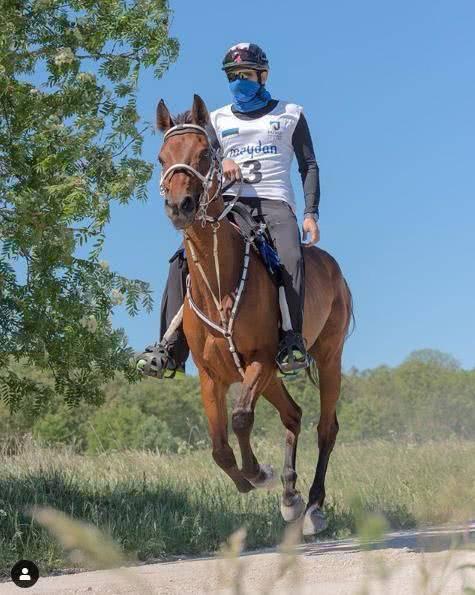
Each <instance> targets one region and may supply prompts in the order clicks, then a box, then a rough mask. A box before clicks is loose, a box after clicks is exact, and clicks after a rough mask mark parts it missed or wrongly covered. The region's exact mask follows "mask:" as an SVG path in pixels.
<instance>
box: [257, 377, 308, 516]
mask: <svg viewBox="0 0 475 595" xmlns="http://www.w3.org/2000/svg"><path fill="white" fill-rule="evenodd" d="M263 395H264V397H265V398H266V399H267V400H268V401H269V402H270V403H272V405H274V407H275V408H276V409H277V411H278V412H279V415H280V419H281V420H282V423H283V424H284V426H285V428H286V430H287V432H286V435H285V456H284V469H283V472H282V484H283V486H284V492H283V496H282V502H281V505H280V511H281V513H282V517H283V518H284V520H285V521H287V522H290V521H295V520H296V519H298V518H299V517H300V516H302V514H303V512H304V510H305V502H304V500H303V498H302V496H301V494H300V492H299V491H298V490H296V489H295V484H296V482H297V472H296V469H295V462H296V457H297V441H298V436H299V433H300V421H301V419H302V410H301V409H300V407H299V406H298V405H297V403H296V402H295V401H294V400H293V399H292V397H291V396H290V394H289V393H288V391H287V389H286V387H285V385H284V383H283V382H282V380H280V378H275V379H274V380H273V381H272V382H271V383H270V384H269V386H268V387H267V388H266V389H265V391H264V393H263Z"/></svg>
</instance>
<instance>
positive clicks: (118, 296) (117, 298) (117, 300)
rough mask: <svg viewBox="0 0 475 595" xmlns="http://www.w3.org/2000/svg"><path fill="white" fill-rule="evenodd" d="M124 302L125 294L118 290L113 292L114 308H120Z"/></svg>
mask: <svg viewBox="0 0 475 595" xmlns="http://www.w3.org/2000/svg"><path fill="white" fill-rule="evenodd" d="M123 301H124V294H123V293H122V292H121V291H119V290H118V289H113V290H112V291H111V302H112V304H113V305H114V306H119V305H120V304H121V303H122V302H123Z"/></svg>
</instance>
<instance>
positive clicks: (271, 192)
mask: <svg viewBox="0 0 475 595" xmlns="http://www.w3.org/2000/svg"><path fill="white" fill-rule="evenodd" d="M301 113H302V107H301V106H300V105H296V104H295V103H287V102H286V101H279V102H278V103H277V105H276V106H275V108H274V109H273V110H272V111H270V112H269V113H268V114H266V115H264V116H260V117H259V118H255V119H253V120H241V119H240V118H238V117H236V116H235V115H234V114H233V112H232V110H231V105H226V106H224V107H222V108H220V109H218V110H215V111H214V112H211V114H210V118H211V124H212V125H213V128H214V130H215V132H216V136H217V138H218V141H219V144H220V146H221V149H222V152H223V157H224V158H225V159H232V160H233V161H235V162H236V163H237V164H238V165H239V166H240V168H241V171H242V174H243V180H244V183H243V184H242V186H241V193H240V196H247V197H259V198H269V199H275V200H284V201H286V202H288V203H289V205H290V206H291V208H292V210H293V211H294V212H295V196H294V191H293V188H292V183H291V180H290V166H291V163H292V159H293V156H294V150H293V147H292V135H293V133H294V130H295V126H296V125H297V122H298V121H299V118H300V114H301ZM238 186H239V185H238V184H234V185H233V186H232V187H231V188H230V189H229V190H226V194H230V195H236V192H237V188H238Z"/></svg>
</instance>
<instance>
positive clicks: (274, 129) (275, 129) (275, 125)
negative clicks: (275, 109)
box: [267, 120, 282, 141]
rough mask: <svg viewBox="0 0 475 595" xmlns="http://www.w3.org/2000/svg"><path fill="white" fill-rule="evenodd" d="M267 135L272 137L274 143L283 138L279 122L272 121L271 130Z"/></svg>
mask: <svg viewBox="0 0 475 595" xmlns="http://www.w3.org/2000/svg"><path fill="white" fill-rule="evenodd" d="M267 135H268V136H270V137H271V138H272V139H273V140H274V141H276V140H280V139H281V138H282V131H281V129H280V121H279V120H271V121H270V122H269V130H268V131H267Z"/></svg>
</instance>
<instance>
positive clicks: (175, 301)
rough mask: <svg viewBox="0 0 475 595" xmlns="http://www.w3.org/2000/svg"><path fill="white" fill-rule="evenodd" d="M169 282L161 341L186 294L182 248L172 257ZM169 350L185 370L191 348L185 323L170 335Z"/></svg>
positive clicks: (161, 314)
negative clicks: (187, 339)
mask: <svg viewBox="0 0 475 595" xmlns="http://www.w3.org/2000/svg"><path fill="white" fill-rule="evenodd" d="M169 262H170V268H169V271H168V279H167V284H166V286H165V290H164V292H163V297H162V305H161V312H160V341H162V340H163V336H164V335H165V333H166V332H167V330H168V329H169V328H170V325H171V323H172V320H173V318H174V317H175V316H176V314H177V312H178V311H179V309H180V308H181V306H182V304H183V301H184V299H185V294H186V277H187V275H188V264H187V262H186V258H184V254H183V252H182V250H181V249H180V250H178V251H177V252H175V254H174V255H173V256H172V257H171V259H170V261H169ZM167 350H168V352H169V355H170V357H171V358H172V359H173V361H174V362H175V364H176V368H177V369H179V370H182V371H184V370H185V361H186V360H187V359H188V355H189V353H190V349H189V347H188V343H187V341H186V337H185V333H184V332H183V325H182V324H180V325H179V327H178V328H177V329H176V331H175V332H174V333H173V334H172V335H171V337H168V341H167Z"/></svg>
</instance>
